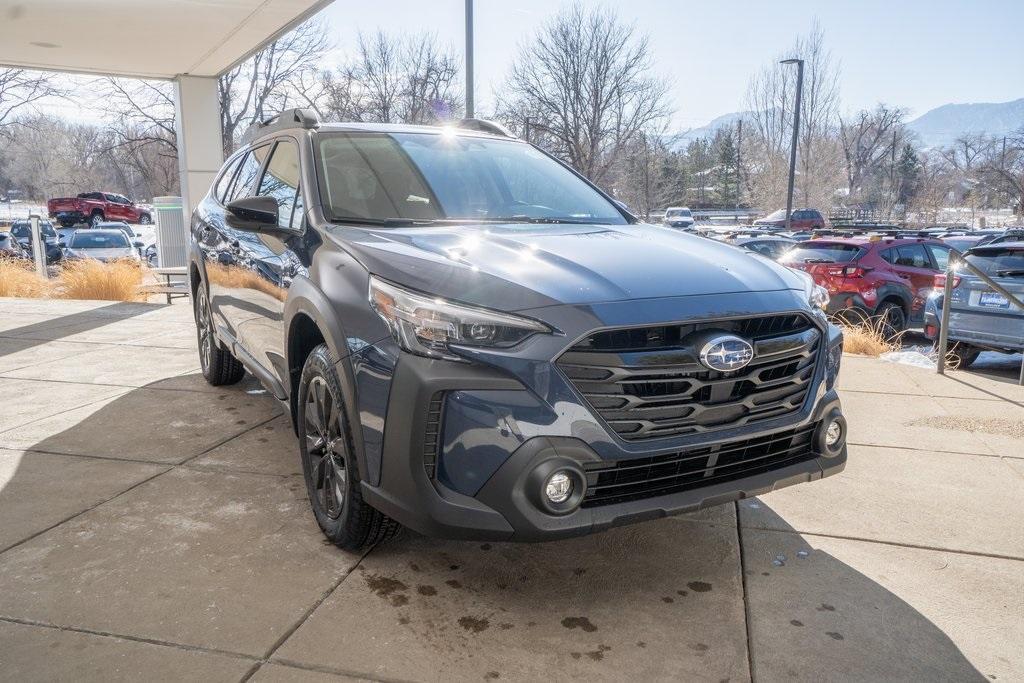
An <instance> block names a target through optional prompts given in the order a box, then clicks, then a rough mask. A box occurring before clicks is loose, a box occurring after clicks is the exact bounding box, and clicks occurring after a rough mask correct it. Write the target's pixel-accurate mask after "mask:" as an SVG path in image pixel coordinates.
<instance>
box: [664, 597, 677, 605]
mask: <svg viewBox="0 0 1024 683" xmlns="http://www.w3.org/2000/svg"><path fill="white" fill-rule="evenodd" d="M661 601H662V602H665V603H670V604H671V603H673V602H675V601H676V600H675V598H670V597H668V596H667V595H666V596H665V597H663V598H662V599H661Z"/></svg>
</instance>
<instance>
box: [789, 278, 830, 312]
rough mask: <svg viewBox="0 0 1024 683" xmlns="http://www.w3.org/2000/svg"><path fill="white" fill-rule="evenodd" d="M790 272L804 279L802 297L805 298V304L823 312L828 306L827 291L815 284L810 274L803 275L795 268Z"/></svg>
mask: <svg viewBox="0 0 1024 683" xmlns="http://www.w3.org/2000/svg"><path fill="white" fill-rule="evenodd" d="M792 270H793V272H794V273H796V274H797V275H799V276H801V277H802V278H803V279H804V296H806V297H807V303H809V304H810V305H811V308H820V309H822V310H824V309H825V307H827V306H828V302H829V299H831V297H830V296H829V293H828V290H827V289H825V288H824V287H822V286H821V285H819V284H818V283H816V282H815V281H814V278H813V277H811V274H810V273H805V272H804V271H802V270H796V269H795V268H793V269H792Z"/></svg>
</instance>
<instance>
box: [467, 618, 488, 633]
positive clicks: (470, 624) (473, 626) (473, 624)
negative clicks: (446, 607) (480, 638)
mask: <svg viewBox="0 0 1024 683" xmlns="http://www.w3.org/2000/svg"><path fill="white" fill-rule="evenodd" d="M459 626H461V627H462V628H463V629H465V630H466V631H472V632H473V633H480V632H481V631H486V630H487V629H488V628H490V626H491V622H489V621H488V620H486V619H478V618H476V617H459Z"/></svg>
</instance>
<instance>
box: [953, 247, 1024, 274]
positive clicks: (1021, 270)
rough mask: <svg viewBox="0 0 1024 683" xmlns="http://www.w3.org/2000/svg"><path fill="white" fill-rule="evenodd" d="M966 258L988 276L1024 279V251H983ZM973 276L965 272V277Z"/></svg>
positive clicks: (968, 255)
mask: <svg viewBox="0 0 1024 683" xmlns="http://www.w3.org/2000/svg"><path fill="white" fill-rule="evenodd" d="M964 258H965V259H966V261H967V262H968V263H970V264H971V265H972V266H974V267H975V268H977V269H978V270H980V271H981V272H983V273H985V275H988V276H993V275H994V276H997V277H1024V249H983V250H981V251H980V252H977V253H970V254H967V256H965V257H964ZM971 274H972V273H971V272H970V271H969V270H968V271H964V275H971Z"/></svg>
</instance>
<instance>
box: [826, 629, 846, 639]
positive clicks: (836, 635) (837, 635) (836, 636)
mask: <svg viewBox="0 0 1024 683" xmlns="http://www.w3.org/2000/svg"><path fill="white" fill-rule="evenodd" d="M825 635H826V636H828V637H829V638H831V639H832V640H843V634H842V633H838V632H836V631H825Z"/></svg>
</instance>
